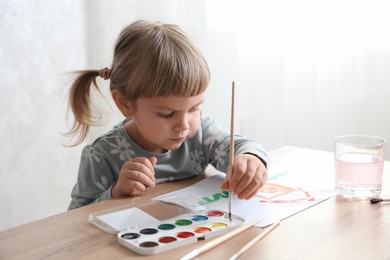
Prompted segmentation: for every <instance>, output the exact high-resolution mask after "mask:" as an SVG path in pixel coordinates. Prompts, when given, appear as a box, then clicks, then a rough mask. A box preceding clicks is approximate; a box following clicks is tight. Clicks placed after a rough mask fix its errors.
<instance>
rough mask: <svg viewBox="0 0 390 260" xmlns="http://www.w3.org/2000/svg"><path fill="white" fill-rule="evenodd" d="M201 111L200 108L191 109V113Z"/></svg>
mask: <svg viewBox="0 0 390 260" xmlns="http://www.w3.org/2000/svg"><path fill="white" fill-rule="evenodd" d="M199 110H200V109H199V107H194V108H191V109H190V111H189V112H198V111H199Z"/></svg>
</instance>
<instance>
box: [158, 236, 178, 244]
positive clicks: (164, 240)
mask: <svg viewBox="0 0 390 260" xmlns="http://www.w3.org/2000/svg"><path fill="white" fill-rule="evenodd" d="M176 240H177V239H176V238H174V237H160V238H159V239H158V242H160V243H165V244H166V243H171V242H174V241H176Z"/></svg>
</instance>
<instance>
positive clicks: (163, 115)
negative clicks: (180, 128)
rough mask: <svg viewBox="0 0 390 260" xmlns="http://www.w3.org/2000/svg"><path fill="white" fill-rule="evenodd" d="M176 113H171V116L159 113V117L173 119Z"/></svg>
mask: <svg viewBox="0 0 390 260" xmlns="http://www.w3.org/2000/svg"><path fill="white" fill-rule="evenodd" d="M174 113H175V112H174V111H173V112H171V113H169V114H163V113H158V115H159V116H160V117H163V118H169V117H172V116H173V114H174Z"/></svg>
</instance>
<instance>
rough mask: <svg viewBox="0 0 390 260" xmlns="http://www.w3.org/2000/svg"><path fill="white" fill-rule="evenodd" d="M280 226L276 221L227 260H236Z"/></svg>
mask: <svg viewBox="0 0 390 260" xmlns="http://www.w3.org/2000/svg"><path fill="white" fill-rule="evenodd" d="M279 224H280V221H276V222H275V223H273V224H272V225H270V226H269V227H267V228H266V229H264V231H263V232H261V233H260V234H259V235H257V236H256V237H255V238H254V239H252V240H251V241H250V242H249V243H247V244H246V245H245V246H243V247H242V248H241V249H240V251H238V252H237V253H235V254H234V255H232V257H230V258H229V260H236V259H237V258H238V257H239V256H240V255H242V254H243V253H245V252H246V251H248V249H249V248H251V247H252V246H253V245H254V244H256V243H257V241H259V240H260V239H262V238H263V237H265V236H266V235H267V234H268V233H270V232H271V231H272V230H273V229H274V228H276V227H277V226H278V225H279Z"/></svg>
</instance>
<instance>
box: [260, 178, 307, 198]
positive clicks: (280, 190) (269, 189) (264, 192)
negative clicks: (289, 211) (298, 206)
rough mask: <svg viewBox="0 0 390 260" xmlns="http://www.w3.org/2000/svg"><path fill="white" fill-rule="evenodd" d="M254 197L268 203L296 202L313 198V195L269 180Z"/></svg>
mask: <svg viewBox="0 0 390 260" xmlns="http://www.w3.org/2000/svg"><path fill="white" fill-rule="evenodd" d="M255 197H256V198H259V201H260V202H269V203H296V202H305V201H313V200H314V197H313V196H312V195H311V194H310V193H309V192H308V191H305V190H303V189H300V188H293V187H288V186H285V185H281V184H277V183H269V182H267V183H266V184H265V185H264V186H263V188H262V189H261V190H260V191H259V192H258V193H257V194H256V195H255Z"/></svg>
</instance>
